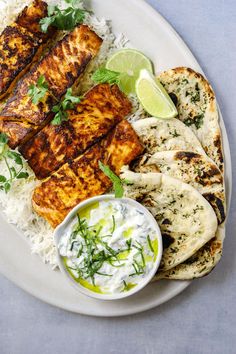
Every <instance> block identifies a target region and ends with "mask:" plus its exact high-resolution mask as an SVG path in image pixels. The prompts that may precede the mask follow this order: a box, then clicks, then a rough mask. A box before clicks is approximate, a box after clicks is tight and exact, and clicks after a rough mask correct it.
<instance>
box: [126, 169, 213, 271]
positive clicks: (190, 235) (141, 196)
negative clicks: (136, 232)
mask: <svg viewBox="0 0 236 354" xmlns="http://www.w3.org/2000/svg"><path fill="white" fill-rule="evenodd" d="M121 178H124V179H126V180H128V181H129V182H130V183H132V184H129V185H127V186H126V187H125V195H126V196H127V197H130V198H133V199H136V200H138V201H140V202H141V203H142V204H143V205H145V206H146V207H148V209H149V210H150V211H151V213H152V214H153V215H154V217H155V218H156V220H157V222H158V224H159V226H160V229H161V232H162V237H163V246H164V252H163V257H162V262H161V266H160V268H159V269H160V270H162V271H164V270H165V271H166V270H169V269H172V268H174V267H176V266H177V265H179V264H181V263H182V262H184V261H185V260H187V259H189V258H190V257H191V256H192V255H193V254H194V253H196V252H197V251H198V250H199V249H200V248H201V247H202V246H203V245H204V244H206V243H207V242H208V241H209V240H210V239H212V238H213V237H214V236H215V233H216V229H217V218H216V215H215V213H214V210H213V209H212V207H211V205H210V204H209V203H208V202H207V200H206V199H205V198H203V197H202V195H201V194H200V193H199V192H198V191H197V190H196V189H195V188H193V187H192V186H190V185H189V184H186V183H183V182H181V181H180V180H178V179H175V178H172V177H169V176H166V175H164V174H162V173H144V174H143V173H134V172H131V171H127V170H124V171H123V173H122V175H121Z"/></svg>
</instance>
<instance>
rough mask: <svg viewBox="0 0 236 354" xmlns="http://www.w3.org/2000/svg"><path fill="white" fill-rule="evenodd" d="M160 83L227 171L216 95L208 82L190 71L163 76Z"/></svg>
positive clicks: (207, 149)
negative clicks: (224, 164) (174, 99)
mask: <svg viewBox="0 0 236 354" xmlns="http://www.w3.org/2000/svg"><path fill="white" fill-rule="evenodd" d="M159 80H160V81H161V83H162V84H163V86H164V87H165V89H166V90H167V92H168V93H169V94H170V95H171V97H173V96H174V97H175V98H176V100H177V109H178V112H179V117H178V118H179V119H180V120H181V121H182V122H184V123H185V124H186V125H187V126H188V127H189V128H190V129H191V130H192V131H193V132H194V134H195V135H196V136H197V138H198V139H199V141H200V143H201V144H202V147H203V148H204V150H205V152H206V154H207V155H208V156H209V157H210V158H211V159H212V160H213V161H214V162H215V163H216V165H217V166H218V167H219V169H220V170H221V172H223V149H222V141H221V131H220V126H219V117H218V112H217V105H216V99H215V94H214V92H213V90H212V87H211V86H210V84H209V83H208V81H207V80H206V79H205V78H204V77H203V76H202V75H201V74H199V73H197V72H195V71H193V70H192V69H189V68H184V67H180V68H175V69H171V70H168V71H165V72H163V73H161V74H160V76H159Z"/></svg>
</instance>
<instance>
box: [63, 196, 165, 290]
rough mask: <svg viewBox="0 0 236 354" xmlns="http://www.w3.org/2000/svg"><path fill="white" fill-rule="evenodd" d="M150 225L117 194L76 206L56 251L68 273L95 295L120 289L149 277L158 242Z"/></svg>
mask: <svg viewBox="0 0 236 354" xmlns="http://www.w3.org/2000/svg"><path fill="white" fill-rule="evenodd" d="M159 246H161V245H159V244H158V235H157V230H156V228H155V224H152V223H150V220H149V219H148V218H147V215H145V213H144V212H143V211H141V210H140V209H138V207H136V206H135V205H131V204H127V203H125V202H124V201H123V200H122V199H111V200H109V199H108V200H101V201H98V202H95V203H93V204H90V205H88V206H86V207H84V208H83V209H81V210H80V211H79V213H78V214H77V215H76V216H74V218H73V219H72V220H71V222H70V223H69V224H68V225H67V227H66V228H65V231H64V233H63V235H62V236H61V238H60V240H59V243H58V251H59V254H60V256H61V257H62V259H63V263H64V266H65V268H66V270H67V271H68V273H69V274H70V276H71V277H72V278H73V279H74V280H75V281H76V282H78V283H79V284H80V285H82V286H83V287H85V288H87V289H89V290H91V291H93V292H96V293H100V294H120V293H123V292H128V291H130V290H131V289H133V288H135V287H136V286H137V285H138V284H139V283H140V282H141V281H142V282H143V281H144V280H145V278H147V277H149V274H150V272H151V271H152V270H153V267H154V263H155V261H156V258H157V255H158V252H159V248H161V247H159Z"/></svg>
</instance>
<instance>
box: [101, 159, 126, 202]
mask: <svg viewBox="0 0 236 354" xmlns="http://www.w3.org/2000/svg"><path fill="white" fill-rule="evenodd" d="M98 165H99V168H100V170H102V172H103V173H104V174H105V175H106V176H107V177H108V178H110V180H111V181H112V183H113V189H114V192H115V197H116V198H122V197H123V195H124V188H123V184H122V180H121V179H120V177H118V176H117V175H116V174H115V173H114V172H113V171H112V170H111V169H110V167H109V166H107V165H104V164H103V163H102V162H101V161H98Z"/></svg>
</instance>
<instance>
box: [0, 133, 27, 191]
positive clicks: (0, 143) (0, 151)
mask: <svg viewBox="0 0 236 354" xmlns="http://www.w3.org/2000/svg"><path fill="white" fill-rule="evenodd" d="M7 143H8V137H7V136H6V134H4V133H0V160H4V161H5V164H6V166H7V169H8V172H9V177H6V176H3V175H0V189H1V190H5V193H7V192H9V190H10V189H11V186H12V182H13V181H14V180H16V179H21V178H28V176H29V174H28V172H24V171H22V170H23V161H22V158H21V155H20V154H19V153H18V152H16V151H12V150H10V149H9V147H8V146H7ZM9 160H12V161H14V162H15V164H16V165H17V166H19V168H17V167H15V166H11V165H10V161H9Z"/></svg>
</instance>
